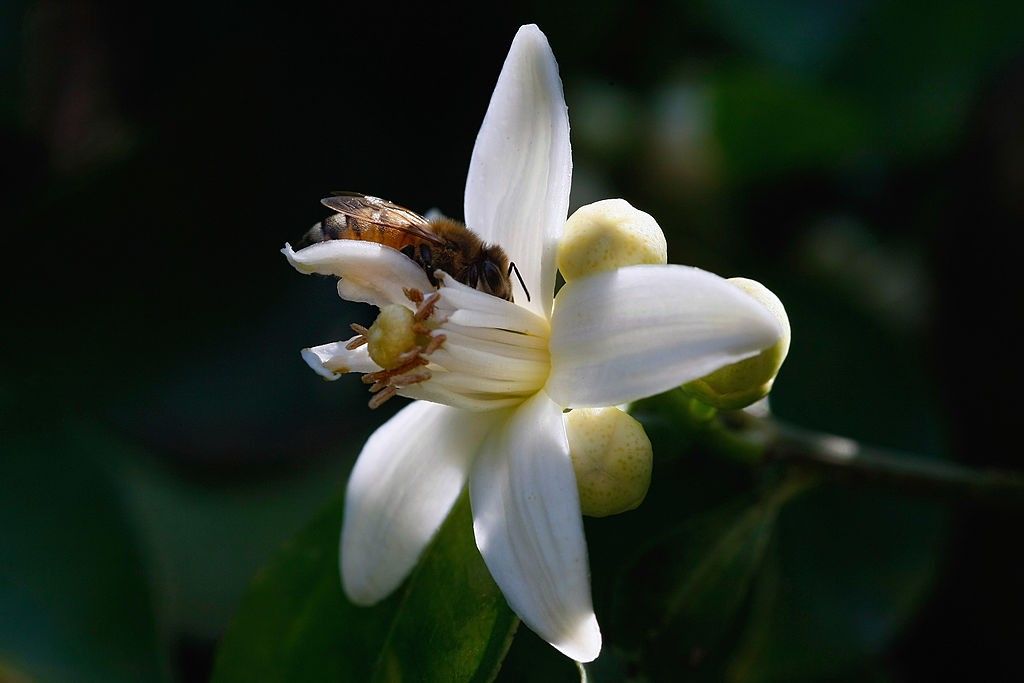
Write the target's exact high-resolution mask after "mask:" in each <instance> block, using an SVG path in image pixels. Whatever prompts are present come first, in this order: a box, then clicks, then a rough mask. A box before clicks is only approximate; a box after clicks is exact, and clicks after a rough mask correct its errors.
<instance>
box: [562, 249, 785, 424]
mask: <svg viewBox="0 0 1024 683" xmlns="http://www.w3.org/2000/svg"><path fill="white" fill-rule="evenodd" d="M779 335H780V330H779V325H778V323H777V322H776V321H775V319H774V318H773V317H772V315H771V314H770V313H769V312H768V311H767V309H765V308H764V306H762V305H761V304H759V303H758V302H757V301H756V300H755V299H754V298H753V297H751V296H750V295H749V294H747V293H745V292H743V291H742V290H740V289H739V288H738V287H735V286H734V285H732V284H730V283H729V282H728V281H726V280H724V279H723V278H720V277H718V276H717V275H713V274H711V273H708V272H705V271H703V270H699V269H697V268H689V267H687V266H673V265H669V266H656V265H644V266H630V267H628V268H620V269H619V270H616V271H611V272H607V273H600V274H598V275H593V276H590V277H586V278H583V279H580V280H576V281H573V282H570V283H568V284H567V285H565V287H563V288H562V289H561V290H560V291H559V293H558V299H557V301H556V302H555V311H554V316H553V318H552V321H551V345H550V349H551V376H550V377H549V378H548V384H547V391H548V393H549V394H550V395H551V398H552V399H554V400H555V401H557V402H558V403H559V404H561V405H563V406H607V405H615V404H617V403H623V402H626V401H633V400H636V399H638V398H643V397H644V396H651V395H653V394H657V393H659V392H662V391H666V390H668V389H671V388H673V387H676V386H679V385H680V384H682V383H684V382H688V381H690V380H692V379H696V378H698V377H702V376H704V375H706V374H708V373H709V372H712V371H714V370H717V369H718V368H720V367H722V366H723V365H727V364H729V363H734V362H736V361H738V360H742V359H743V358H746V357H748V356H752V355H754V354H755V353H757V352H758V351H760V350H761V349H764V348H766V347H768V346H771V345H772V344H774V343H775V342H776V340H778V338H779Z"/></svg>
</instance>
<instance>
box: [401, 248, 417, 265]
mask: <svg viewBox="0 0 1024 683" xmlns="http://www.w3.org/2000/svg"><path fill="white" fill-rule="evenodd" d="M402 253H403V254H405V255H406V256H408V257H409V258H411V259H412V260H413V261H415V260H416V247H414V246H412V245H411V244H407V245H405V246H404V247H402Z"/></svg>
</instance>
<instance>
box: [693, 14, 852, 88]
mask: <svg viewBox="0 0 1024 683" xmlns="http://www.w3.org/2000/svg"><path fill="white" fill-rule="evenodd" d="M867 4H868V3H867V2H865V0H833V2H814V1H813V0H812V1H808V0H780V1H776V2H764V1H763V0H708V1H707V2H706V5H707V7H708V10H709V14H710V16H711V17H712V18H713V19H714V20H716V23H717V24H718V25H719V26H720V27H721V29H722V32H723V33H725V34H726V35H728V36H730V37H732V38H733V39H734V40H735V41H737V42H738V43H740V44H741V45H742V46H744V47H747V48H748V49H750V50H751V51H753V52H755V53H756V55H757V56H759V57H762V58H764V59H765V60H767V61H770V62H773V63H775V64H777V65H780V66H786V67H791V68H797V69H800V70H803V71H810V72H815V71H819V70H821V69H822V68H823V67H824V66H825V65H826V64H827V63H828V62H829V61H831V59H833V58H834V57H835V55H836V53H838V52H839V51H840V50H841V49H842V48H843V46H844V43H845V41H846V39H847V38H848V37H849V35H850V34H851V33H852V31H853V30H854V28H855V27H856V26H857V21H856V19H857V17H858V16H859V15H860V14H861V13H862V10H863V8H864V6H865V5H867Z"/></svg>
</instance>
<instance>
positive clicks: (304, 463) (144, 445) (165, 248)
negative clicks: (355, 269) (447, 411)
mask: <svg viewBox="0 0 1024 683" xmlns="http://www.w3.org/2000/svg"><path fill="white" fill-rule="evenodd" d="M502 7H503V9H495V8H493V7H490V6H487V5H485V4H484V3H480V4H478V5H475V6H468V7H455V6H451V7H447V6H445V7H442V6H439V5H435V4H433V3H425V4H424V5H423V6H421V7H419V8H417V9H408V8H402V7H398V6H388V7H386V8H381V9H369V8H368V6H367V4H364V3H359V4H352V5H348V4H344V3H339V2H334V3H306V4H303V5H302V7H300V8H287V9H286V8H285V5H284V4H283V3H281V4H279V5H278V6H276V7H273V8H266V7H253V6H248V5H245V4H238V5H229V4H225V3H206V2H178V3H169V4H166V5H148V4H145V3H137V4H136V3H126V4H123V5H122V4H119V3H101V2H85V1H82V2H54V1H48V2H17V1H15V2H11V1H10V0H8V2H6V3H4V4H3V6H2V9H0V158H2V163H0V174H2V176H0V188H2V189H0V212H2V213H0V220H2V226H3V230H4V233H3V234H4V237H5V247H6V258H5V259H4V264H5V265H4V268H3V273H4V276H3V281H4V285H3V293H2V298H3V307H4V308H3V310H4V313H3V319H4V323H5V325H4V327H5V330H4V332H3V338H4V343H3V349H4V353H3V355H2V357H0V363H2V367H3V374H2V378H0V429H2V433H0V438H2V442H0V447H2V453H0V545H2V548H3V549H2V551H0V680H4V677H5V671H9V672H11V673H10V674H9V675H11V676H13V675H15V672H19V671H20V672H24V673H31V674H33V675H37V676H39V677H40V678H42V679H44V680H51V679H52V680H63V679H66V678H68V673H69V672H75V674H76V675H75V676H74V677H75V678H77V679H79V680H91V679H95V680H119V676H124V677H125V678H124V680H131V679H133V678H136V677H137V674H139V672H147V673H146V677H152V678H156V677H159V676H161V675H168V672H169V675H171V676H173V677H174V678H176V679H178V680H204V677H205V675H206V672H207V670H208V667H209V665H210V660H211V657H212V651H213V647H214V643H215V641H216V638H217V637H218V636H219V634H220V633H222V632H223V629H224V628H225V627H226V625H227V623H228V620H229V619H230V616H231V614H232V613H233V610H234V608H235V606H236V604H237V601H238V599H239V596H240V595H241V593H242V591H243V590H244V588H245V586H246V584H247V582H248V580H249V578H250V577H251V576H252V574H253V573H254V572H255V570H256V569H257V568H258V567H259V566H261V565H262V564H263V563H264V562H265V561H266V559H267V558H268V557H269V555H270V554H271V553H272V551H273V549H274V548H276V547H277V546H278V545H279V544H280V543H281V542H282V541H283V540H284V539H285V538H287V537H288V536H289V535H291V534H292V533H293V532H294V531H295V530H297V529H298V528H300V527H301V526H302V524H303V522H304V521H305V520H306V519H307V518H308V517H309V516H310V515H312V514H313V512H314V511H315V510H317V509H318V508H320V507H321V506H322V505H323V503H324V502H325V501H326V500H327V499H328V498H330V497H331V496H332V495H334V494H336V493H337V492H338V491H340V489H341V488H342V486H343V483H344V479H345V472H346V470H347V468H348V467H349V466H350V464H351V459H352V457H354V454H355V453H356V452H357V451H358V446H359V444H360V443H361V442H362V441H363V439H364V438H365V436H366V435H367V434H369V433H370V432H371V431H372V429H373V428H374V427H375V426H376V425H378V424H380V422H381V421H383V420H384V419H385V418H386V416H387V414H388V412H389V411H387V410H382V411H378V412H376V413H370V412H369V411H368V410H366V409H365V406H364V404H365V400H366V395H365V394H364V393H363V391H362V386H361V385H358V383H352V382H344V381H342V382H337V383H332V384H328V383H324V382H321V381H320V380H319V379H318V378H317V377H315V376H314V375H313V373H311V372H310V371H309V370H308V368H307V367H306V366H305V364H304V363H302V362H301V360H300V359H299V356H298V350H299V349H300V348H301V347H303V346H308V345H313V344H318V343H324V342H327V341H332V340H335V339H339V338H342V337H343V336H345V335H346V328H347V324H348V323H349V322H351V321H353V320H361V321H363V322H365V321H366V320H367V319H369V315H370V313H369V310H368V309H367V310H363V309H360V308H358V307H355V306H349V305H347V304H344V303H343V302H340V301H338V300H337V298H336V296H335V295H334V292H333V287H332V286H331V284H330V283H329V282H328V281H326V280H322V279H318V278H310V277H300V276H299V275H298V274H297V273H295V272H294V271H293V270H292V269H291V268H289V267H288V265H287V264H286V262H285V260H284V258H283V257H282V256H281V255H280V254H279V253H278V250H279V249H280V248H281V246H282V245H283V243H284V242H285V241H286V240H294V239H296V238H297V237H298V236H299V235H301V234H302V233H303V232H304V230H305V229H306V228H308V226H309V225H311V224H312V223H313V222H315V221H316V220H318V219H319V218H320V217H322V215H323V210H322V208H321V207H320V206H319V204H318V199H319V198H320V196H322V195H324V194H326V193H327V192H329V191H331V190H335V189H351V190H359V191H364V192H367V193H371V194H378V195H383V196H386V197H388V198H391V199H393V200H395V201H397V202H399V203H401V204H404V205H407V206H409V207H411V208H414V209H417V210H420V211H426V210H427V209H429V208H431V207H438V208H440V209H442V210H443V211H445V212H447V213H450V214H452V215H456V216H458V215H460V214H461V204H462V189H463V184H464V180H465V175H466V170H467V167H468V161H469V157H470V152H471V150H472V145H473V142H474V139H475V135H476V131H477V129H478V127H479V124H480V122H481V120H482V118H483V114H484V111H485V109H486V106H487V102H488V98H489V95H490V91H491V89H492V87H493V84H494V82H495V79H496V78H497V74H498V72H499V70H500V66H501V63H502V61H503V59H504V55H505V53H506V52H507V49H508V46H509V43H510V41H511V39H512V37H513V35H514V34H515V30H516V29H517V27H518V26H519V25H520V24H522V23H527V22H536V23H538V24H539V25H540V27H541V28H542V29H543V30H544V31H545V32H546V33H547V35H548V38H549V40H550V42H551V44H552V46H553V49H554V51H555V54H556V56H557V57H558V60H559V64H560V68H561V73H562V78H563V81H564V84H565V89H566V98H567V102H568V105H569V111H570V120H571V123H572V136H573V137H572V140H573V150H574V160H575V175H574V186H573V198H572V208H575V207H577V206H579V205H581V204H584V203H587V202H589V201H594V200H597V199H601V198H605V197H615V196H622V197H624V198H626V199H628V200H629V201H630V202H631V203H633V204H634V205H635V206H637V207H639V208H642V209H644V210H646V211H648V212H649V213H651V214H653V215H654V216H655V217H656V218H657V219H658V220H659V222H660V224H661V225H662V227H663V228H664V230H665V232H666V235H667V236H668V240H669V246H670V261H673V262H679V263H687V264H692V265H697V266H700V267H703V268H706V269H709V270H713V271H715V272H718V273H720V274H722V275H725V276H733V275H741V274H742V275H744V276H748V277H753V278H756V279H758V280H760V281H762V282H763V283H765V284H766V285H768V286H769V287H770V288H771V289H773V290H774V291H775V292H776V293H778V294H779V295H780V297H781V298H782V300H783V301H784V302H785V303H786V305H787V308H788V310H789V313H790V317H791V322H792V326H793V334H794V336H793V346H792V350H791V353H790V358H789V360H788V361H787V365H786V367H785V368H784V370H783V373H782V375H781V376H780V378H779V380H778V383H777V384H776V391H775V392H774V393H773V407H774V408H775V410H776V412H777V413H778V414H779V415H780V416H781V417H783V418H785V419H788V420H791V421H794V422H798V423H801V424H804V425H806V426H809V427H815V428H820V429H824V430H829V431H835V432H838V433H842V434H847V435H849V436H852V437H855V438H860V439H864V440H866V441H870V442H874V443H878V444H881V445H885V446H892V447H898V448H902V449H906V450H910V451H917V452H922V453H931V454H935V455H940V456H943V457H950V458H952V459H955V460H958V461H961V462H964V463H968V464H972V465H976V466H1001V467H1007V468H1020V462H1021V460H1020V449H1019V447H1016V446H1013V445H1012V444H1014V443H1015V439H1016V429H1017V428H1018V423H1019V418H1018V412H1019V411H1018V410H1017V403H1016V402H1015V397H1016V393H1017V391H1018V388H1019V386H1020V382H1021V379H1022V378H1021V372H1020V371H1019V360H1020V351H1019V346H1020V343H1019V340H1020V338H1019V335H1017V334H1016V333H1015V332H1014V330H1013V329H1012V325H1013V323H1015V322H1016V319H1017V318H1018V317H1019V315H1020V314H1021V312H1022V306H1021V302H1022V296H1021V294H1022V287H1021V284H1020V282H1021V280H1020V278H1019V275H1018V272H1019V268H1020V265H1019V259H1020V252H1019V250H1018V248H1017V247H1015V246H1014V245H1015V244H1016V242H1015V237H1014V236H1015V235H1017V233H1018V232H1019V231H1020V228H1021V226H1022V222H1024V11H1022V9H1021V8H1022V7H1024V6H1022V5H1021V4H1020V3H1013V4H1012V5H1011V3H962V2H955V1H953V0H937V1H933V2H881V1H877V0H876V1H868V0H864V1H861V2H857V1H853V0H851V1H847V2H833V3H819V2H799V1H796V0H789V1H785V0H780V1H778V2H756V1H754V0H703V1H700V2H678V3H652V2H639V3H606V2H597V3H585V4H566V5H562V6H560V8H557V9H552V8H550V7H548V6H547V4H545V3H537V4H536V6H530V5H529V4H518V5H507V6H506V5H503V6H502ZM389 407H390V408H391V410H393V409H394V407H397V406H389ZM656 476H657V475H656ZM949 509H950V510H951V513H952V514H951V515H950V516H949V517H948V518H947V519H946V520H945V522H944V523H943V525H942V528H941V533H940V532H936V534H938V535H937V536H936V538H935V539H934V540H935V542H934V543H933V544H931V545H929V547H928V550H927V552H928V553H930V554H929V555H928V557H929V558H931V559H930V560H928V562H927V563H926V564H927V566H928V573H927V575H926V576H924V577H923V578H922V577H921V576H920V575H919V576H918V578H919V579H920V580H922V581H924V583H925V584H926V588H927V589H926V590H924V591H923V592H922V594H921V599H919V600H917V599H915V600H914V601H913V604H910V605H906V606H904V607H903V608H901V609H903V610H904V612H905V615H904V617H902V618H901V620H900V625H901V626H900V629H899V630H898V635H897V636H896V637H895V638H889V639H887V640H886V642H885V644H884V646H883V647H880V649H879V650H878V652H877V653H876V655H875V657H874V659H873V660H872V662H873V663H872V664H871V666H872V667H873V668H872V670H873V671H874V670H876V668H877V671H883V672H884V676H885V678H883V679H881V680H907V681H916V680H936V679H937V678H939V677H941V676H942V675H947V676H951V675H955V676H958V677H964V676H977V675H979V674H982V673H990V674H993V675H1003V674H1005V675H1007V677H1009V676H1008V673H1009V672H1011V671H1019V669H1020V665H1019V661H1018V656H1017V655H1016V654H1015V653H1016V652H1017V651H1018V650H1017V648H1018V646H1019V644H1020V642H1021V639H1022V636H1024V629H1022V627H1021V620H1020V618H1019V615H1020V610H1021V608H1022V607H1024V591H1022V586H1021V580H1020V576H1021V574H1020V569H1019V565H1017V564H1015V563H1014V561H1013V560H1012V559H1011V558H1012V556H1013V555H1014V551H1015V550H1017V546H1019V539H1020V531H1019V529H1020V527H1019V522H1020V518H1019V516H1018V517H1014V516H1011V515H1010V514H1009V513H1004V512H993V511H991V510H982V509H977V508H973V507H969V506H966V505H952V506H950V507H949ZM911 540H912V539H911ZM908 542H909V541H908ZM866 552H868V551H867V550H866ZM868 559H870V558H868ZM915 566H919V565H915ZM918 574H920V573H918ZM154 652H155V653H156V656H153V653H154Z"/></svg>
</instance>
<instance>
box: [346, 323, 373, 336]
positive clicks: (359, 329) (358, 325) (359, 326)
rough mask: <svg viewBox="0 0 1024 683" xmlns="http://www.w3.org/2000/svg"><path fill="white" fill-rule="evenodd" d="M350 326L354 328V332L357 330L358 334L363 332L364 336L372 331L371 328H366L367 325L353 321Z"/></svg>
mask: <svg viewBox="0 0 1024 683" xmlns="http://www.w3.org/2000/svg"><path fill="white" fill-rule="evenodd" d="M349 327H350V328H352V331H353V332H355V333H356V334H361V335H362V336H364V337H365V336H366V335H367V334H369V332H370V330H368V329H366V328H365V327H363V326H362V325H360V324H358V323H352V324H351V325H349Z"/></svg>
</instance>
